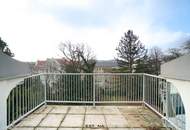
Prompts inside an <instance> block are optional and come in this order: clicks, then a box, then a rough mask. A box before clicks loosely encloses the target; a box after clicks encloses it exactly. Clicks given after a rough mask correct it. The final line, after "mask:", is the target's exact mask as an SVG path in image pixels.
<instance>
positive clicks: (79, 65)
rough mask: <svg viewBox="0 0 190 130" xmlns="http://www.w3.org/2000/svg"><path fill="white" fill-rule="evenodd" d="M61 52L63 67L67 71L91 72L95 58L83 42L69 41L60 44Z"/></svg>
mask: <svg viewBox="0 0 190 130" xmlns="http://www.w3.org/2000/svg"><path fill="white" fill-rule="evenodd" d="M60 51H61V52H62V54H63V58H64V59H65V62H64V69H65V71H66V72H69V73H80V72H85V73H92V72H93V70H94V67H95V65H96V59H95V56H94V54H93V53H92V51H91V49H90V48H89V47H88V46H85V45H84V44H82V43H80V44H72V43H71V42H70V41H68V42H65V43H61V44H60Z"/></svg>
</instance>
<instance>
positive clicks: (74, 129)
mask: <svg viewBox="0 0 190 130" xmlns="http://www.w3.org/2000/svg"><path fill="white" fill-rule="evenodd" d="M58 130H82V128H59V129H58Z"/></svg>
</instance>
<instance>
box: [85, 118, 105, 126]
mask: <svg viewBox="0 0 190 130" xmlns="http://www.w3.org/2000/svg"><path fill="white" fill-rule="evenodd" d="M89 125H93V126H94V127H95V128H96V127H100V126H103V127H106V123H105V120H104V116H103V115H86V116H85V126H84V127H88V126H89Z"/></svg>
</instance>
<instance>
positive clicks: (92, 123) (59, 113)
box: [11, 105, 167, 130]
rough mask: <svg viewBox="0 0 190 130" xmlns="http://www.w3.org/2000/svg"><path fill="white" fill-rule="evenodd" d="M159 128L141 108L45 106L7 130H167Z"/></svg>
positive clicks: (159, 121) (153, 116)
mask: <svg viewBox="0 0 190 130" xmlns="http://www.w3.org/2000/svg"><path fill="white" fill-rule="evenodd" d="M162 126H163V125H162V121H161V119H160V118H159V117H158V116H157V115H155V114H154V113H153V112H152V111H150V110H149V109H148V108H146V107H143V106H96V107H93V106H65V105H47V106H46V107H45V106H42V107H41V108H39V109H37V110H36V111H34V112H33V113H32V114H30V115H29V116H27V117H25V118H24V119H23V120H22V121H21V122H19V123H18V124H17V125H15V126H14V128H12V129H11V130H91V129H93V130H94V129H95V130H167V129H166V128H163V127H162ZM155 127H156V128H155Z"/></svg>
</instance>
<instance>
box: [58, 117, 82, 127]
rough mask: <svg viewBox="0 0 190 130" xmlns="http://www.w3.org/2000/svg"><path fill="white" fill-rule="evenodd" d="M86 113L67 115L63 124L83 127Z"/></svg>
mask: <svg viewBox="0 0 190 130" xmlns="http://www.w3.org/2000/svg"><path fill="white" fill-rule="evenodd" d="M83 120H84V115H67V116H66V118H65V119H64V121H63V122H62V124H61V126H64V127H82V125H83Z"/></svg>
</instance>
